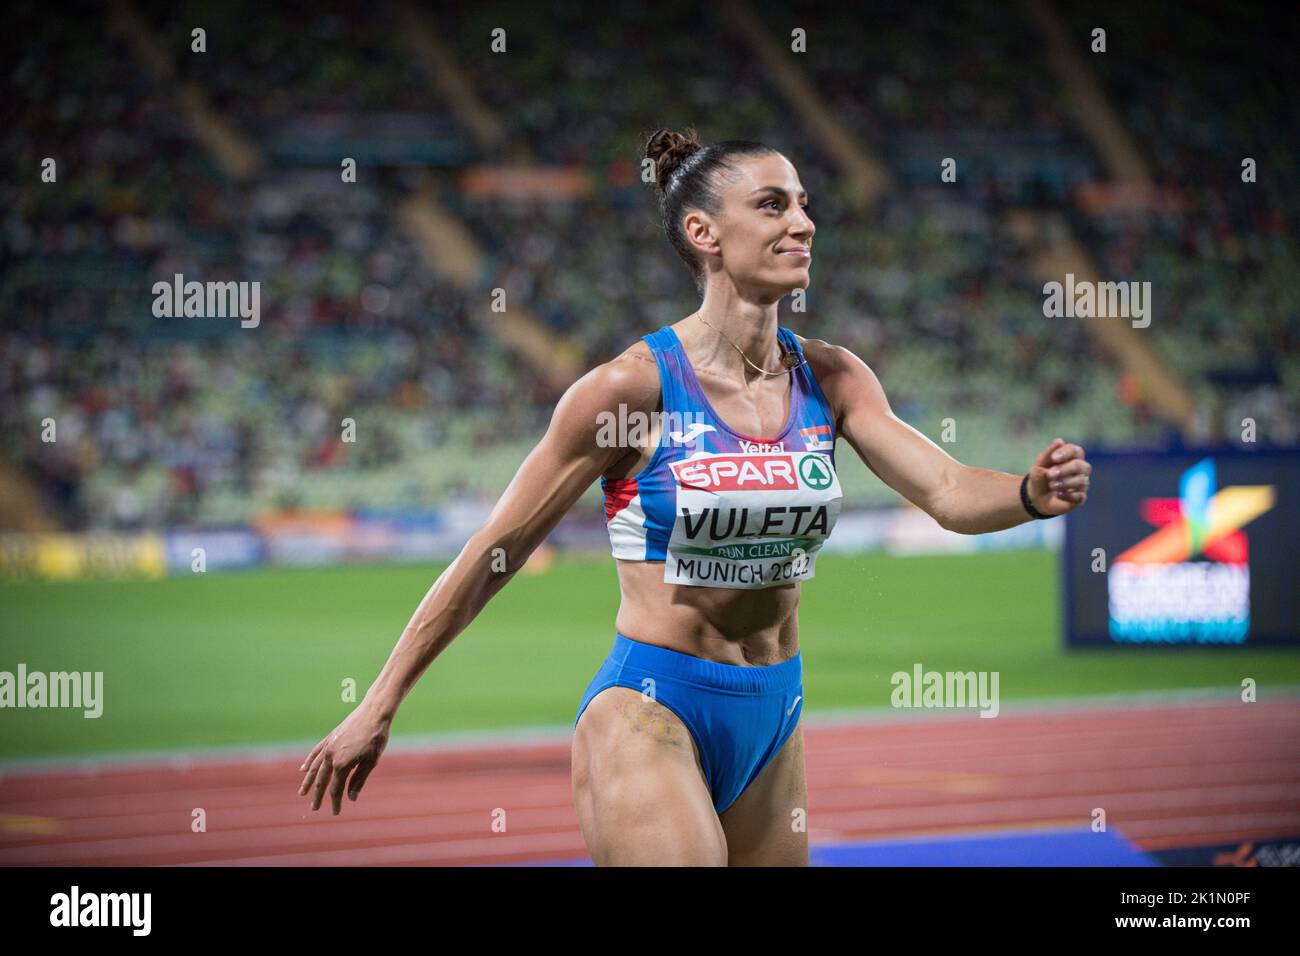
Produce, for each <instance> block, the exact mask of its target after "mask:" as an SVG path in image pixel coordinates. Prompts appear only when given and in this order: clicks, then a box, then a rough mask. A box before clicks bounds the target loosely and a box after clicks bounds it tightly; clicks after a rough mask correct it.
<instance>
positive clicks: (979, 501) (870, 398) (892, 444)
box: [804, 339, 1092, 534]
mask: <svg viewBox="0 0 1300 956" xmlns="http://www.w3.org/2000/svg"><path fill="white" fill-rule="evenodd" d="M804 352H805V355H806V356H807V358H808V364H809V365H810V366H811V368H812V371H813V374H814V375H816V376H817V382H818V384H819V385H820V386H821V389H822V392H823V393H824V394H825V395H826V400H827V401H828V402H829V403H830V405H831V409H832V411H833V413H834V415H835V418H836V423H835V425H836V428H835V430H836V434H838V435H842V436H844V438H845V440H846V441H848V443H849V444H850V445H852V446H853V450H854V451H856V452H857V453H858V457H860V458H861V459H862V461H863V462H864V463H865V464H866V466H867V467H868V468H870V469H871V470H872V471H873V472H875V473H876V474H877V475H878V476H880V479H881V480H882V481H883V482H885V484H887V485H889V486H890V487H891V488H893V489H894V490H895V491H897V492H898V493H899V494H901V495H902V496H903V497H904V498H906V499H907V500H908V501H910V502H912V503H913V504H914V505H916V506H917V507H918V508H921V509H922V510H924V511H925V512H926V513H927V514H929V515H930V516H931V517H932V518H934V520H935V521H937V522H939V524H940V525H942V526H943V527H944V528H946V529H948V530H949V531H959V532H961V533H962V534H979V533H981V532H985V531H1001V530H1002V529H1003V528H1010V527H1013V526H1014V525H1018V524H1023V523H1024V522H1026V521H1030V520H1032V519H1031V517H1030V515H1029V513H1028V512H1027V511H1026V510H1025V508H1024V506H1023V505H1022V504H1021V503H1020V481H1021V479H1022V478H1023V475H1009V474H1007V473H1005V472H1001V471H990V470H988V469H987V468H972V467H970V466H968V465H963V464H962V463H961V462H959V461H957V460H956V459H955V458H953V457H952V456H951V455H949V454H948V453H947V452H946V451H944V450H943V449H942V448H940V447H939V446H938V445H936V444H935V443H934V442H932V441H931V440H930V439H929V438H927V437H925V436H924V435H922V434H921V433H920V432H919V431H917V430H916V429H915V428H913V427H912V426H911V425H909V424H907V422H905V421H903V420H902V419H900V418H898V417H897V416H896V415H894V413H893V410H892V409H890V407H889V400H888V399H887V398H886V397H885V390H884V389H883V388H881V386H880V381H879V380H878V379H877V378H876V375H875V373H874V372H872V371H871V369H870V368H868V367H867V364H866V363H865V362H863V361H862V359H860V358H858V357H857V356H856V355H854V354H853V353H852V352H850V351H849V350H848V349H845V348H841V347H840V346H836V345H830V344H828V343H826V342H822V341H820V340H818V339H809V340H807V341H806V342H805V343H804ZM1091 472H1092V466H1091V465H1090V464H1088V462H1087V460H1086V459H1085V458H1084V456H1083V449H1082V448H1080V447H1079V446H1078V445H1073V444H1070V443H1068V442H1066V441H1064V440H1063V439H1060V438H1058V439H1056V440H1055V441H1053V442H1052V443H1051V444H1050V445H1048V446H1047V448H1046V449H1044V450H1043V452H1042V454H1040V455H1039V456H1038V458H1037V459H1035V461H1034V463H1033V465H1032V467H1030V469H1029V487H1028V489H1027V490H1028V493H1029V499H1030V502H1031V503H1032V504H1033V506H1034V507H1035V508H1036V509H1038V511H1040V512H1042V513H1043V514H1048V515H1053V516H1055V515H1063V514H1065V513H1066V512H1069V511H1073V510H1074V509H1075V508H1077V507H1079V506H1080V505H1082V504H1083V503H1084V501H1085V500H1087V497H1088V476H1089V474H1091Z"/></svg>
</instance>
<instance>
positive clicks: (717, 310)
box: [678, 293, 781, 382]
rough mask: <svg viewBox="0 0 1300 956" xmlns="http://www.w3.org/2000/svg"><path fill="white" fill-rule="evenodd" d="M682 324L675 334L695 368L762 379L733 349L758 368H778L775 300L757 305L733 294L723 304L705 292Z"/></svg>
mask: <svg viewBox="0 0 1300 956" xmlns="http://www.w3.org/2000/svg"><path fill="white" fill-rule="evenodd" d="M681 325H682V329H681V334H679V336H678V337H679V338H681V339H682V345H683V347H684V348H686V349H687V350H688V352H689V353H690V356H691V364H692V365H694V366H695V368H696V369H700V368H706V369H712V370H715V371H717V372H718V373H720V374H723V375H727V376H728V377H743V379H744V380H745V381H746V382H749V381H753V380H756V379H757V380H761V379H763V378H765V376H763V375H762V374H760V373H759V372H758V371H756V370H755V369H754V368H752V367H751V366H750V365H749V363H748V362H746V361H745V359H744V358H742V357H741V356H740V355H739V354H738V353H737V352H736V349H737V348H738V349H740V350H741V351H743V352H744V353H745V356H746V357H747V358H748V359H749V361H750V362H753V363H754V364H755V365H757V366H759V367H760V368H763V369H767V370H768V371H772V372H777V371H780V370H781V346H780V344H779V342H778V341H777V336H776V326H777V303H775V302H772V303H767V304H758V303H754V302H745V301H743V300H741V299H739V298H734V297H733V298H732V299H731V301H729V302H725V303H724V302H721V301H720V300H719V298H718V297H717V296H712V295H709V294H707V293H706V294H705V296H704V302H703V303H702V304H701V306H700V308H699V309H697V310H696V311H695V312H694V313H693V314H691V315H689V316H687V317H686V318H685V319H684V320H682V323H681ZM723 336H725V338H724V337H723Z"/></svg>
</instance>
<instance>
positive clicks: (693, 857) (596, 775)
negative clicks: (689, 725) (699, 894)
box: [573, 687, 727, 866]
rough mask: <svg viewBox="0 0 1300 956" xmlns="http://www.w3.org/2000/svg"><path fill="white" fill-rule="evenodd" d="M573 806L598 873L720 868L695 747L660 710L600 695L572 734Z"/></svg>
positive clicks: (618, 690) (621, 695) (718, 831)
mask: <svg viewBox="0 0 1300 956" xmlns="http://www.w3.org/2000/svg"><path fill="white" fill-rule="evenodd" d="M573 803H574V806H575V808H576V809H577V811H578V823H579V825H580V826H581V827H582V835H583V838H584V839H585V840H586V841H587V849H588V850H590V851H591V858H592V860H593V861H594V862H595V863H596V865H597V866H726V864H727V844H726V838H725V837H724V835H723V832H722V827H721V825H720V824H719V823H718V815H717V813H716V812H715V811H714V809H713V800H712V798H711V797H710V796H709V788H708V786H707V785H706V783H705V781H704V774H703V771H702V770H701V769H700V763H699V757H698V754H697V751H696V747H695V742H694V741H693V740H692V738H691V735H690V732H689V731H687V729H686V725H685V724H683V723H682V721H681V719H680V718H679V717H678V716H677V715H676V714H674V713H673V712H672V711H671V710H669V709H668V708H667V707H665V706H663V705H662V704H659V703H657V702H656V701H653V700H650V699H648V698H646V697H644V696H642V694H641V693H640V691H637V690H634V689H633V688H630V687H611V688H608V689H607V690H604V691H601V692H600V693H599V694H597V695H596V696H595V697H594V698H592V700H591V702H590V703H589V704H588V705H587V708H586V710H584V711H583V713H582V717H581V718H580V719H579V720H578V725H577V727H576V728H575V729H574V734H573Z"/></svg>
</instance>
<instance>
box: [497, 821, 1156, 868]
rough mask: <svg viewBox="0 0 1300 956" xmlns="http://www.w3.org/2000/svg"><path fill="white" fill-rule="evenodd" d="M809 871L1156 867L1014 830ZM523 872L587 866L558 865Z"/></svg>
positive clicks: (1135, 852)
mask: <svg viewBox="0 0 1300 956" xmlns="http://www.w3.org/2000/svg"><path fill="white" fill-rule="evenodd" d="M811 856H812V865H813V866H1160V865H1161V863H1160V861H1159V860H1157V859H1156V858H1155V857H1153V856H1150V855H1149V854H1147V853H1144V852H1143V851H1142V850H1139V849H1138V848H1137V847H1135V846H1133V845H1132V844H1131V843H1129V842H1128V841H1127V840H1126V839H1124V837H1123V836H1121V835H1120V834H1119V833H1116V832H1114V831H1107V832H1106V833H1093V832H1092V831H1091V830H1089V829H1087V828H1084V829H1069V830H1017V831H1011V832H1003V833H998V834H996V835H986V834H972V835H969V836H943V837H931V838H926V839H901V840H877V841H871V842H865V843H835V844H822V845H820V846H814V847H813V848H812V851H811ZM523 865H524V866H591V860H589V859H587V858H586V857H583V858H581V859H576V860H557V861H555V862H550V863H526V864H523Z"/></svg>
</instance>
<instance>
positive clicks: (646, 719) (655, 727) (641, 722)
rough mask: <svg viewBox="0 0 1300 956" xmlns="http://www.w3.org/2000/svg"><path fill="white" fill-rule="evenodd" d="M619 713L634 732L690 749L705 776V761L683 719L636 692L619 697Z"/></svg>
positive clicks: (684, 749) (658, 742) (651, 739)
mask: <svg viewBox="0 0 1300 956" xmlns="http://www.w3.org/2000/svg"><path fill="white" fill-rule="evenodd" d="M618 712H619V714H620V715H621V717H622V720H623V723H624V725H625V726H626V727H627V728H628V729H629V730H631V731H632V732H633V733H635V734H638V735H640V736H642V737H644V738H645V739H647V740H650V741H652V742H654V743H656V744H662V745H663V746H665V747H671V748H673V749H674V750H682V751H684V752H689V753H690V754H691V755H692V757H694V758H695V766H696V767H698V768H699V771H700V775H701V776H703V775H704V764H703V763H702V762H701V761H700V752H699V748H698V747H697V746H696V744H695V740H694V738H692V737H691V734H690V732H689V731H688V730H687V729H686V726H685V724H683V723H682V719H681V718H680V717H678V716H677V715H676V714H674V713H673V712H672V711H671V710H669V709H668V708H667V707H665V706H664V705H663V704H661V703H659V702H658V701H656V700H652V699H651V698H648V697H646V696H645V695H644V694H642V693H640V692H637V693H635V694H628V695H626V696H624V697H622V699H620V700H619V702H618Z"/></svg>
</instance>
